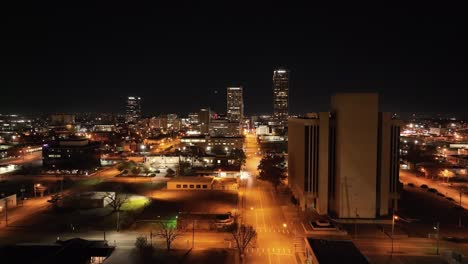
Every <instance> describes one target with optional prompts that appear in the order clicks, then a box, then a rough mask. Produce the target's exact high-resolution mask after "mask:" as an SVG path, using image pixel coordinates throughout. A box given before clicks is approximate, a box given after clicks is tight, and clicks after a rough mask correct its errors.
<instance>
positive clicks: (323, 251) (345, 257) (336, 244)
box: [307, 238, 369, 264]
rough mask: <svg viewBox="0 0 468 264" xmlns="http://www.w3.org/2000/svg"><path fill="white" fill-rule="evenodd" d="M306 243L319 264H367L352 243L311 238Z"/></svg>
mask: <svg viewBox="0 0 468 264" xmlns="http://www.w3.org/2000/svg"><path fill="white" fill-rule="evenodd" d="M307 241H308V243H309V245H310V247H311V248H312V250H313V251H314V254H315V256H316V258H317V260H318V263H320V264H335V263H353V264H368V263H369V261H368V260H367V259H366V257H364V255H363V254H362V253H361V251H359V249H358V248H357V247H356V246H355V245H354V243H353V242H352V241H349V240H324V239H313V238H307Z"/></svg>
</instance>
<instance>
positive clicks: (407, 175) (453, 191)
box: [400, 170, 468, 209]
mask: <svg viewBox="0 0 468 264" xmlns="http://www.w3.org/2000/svg"><path fill="white" fill-rule="evenodd" d="M400 181H401V182H402V183H404V184H408V183H413V184H414V185H415V186H416V187H418V188H419V187H420V186H421V185H422V184H426V185H427V186H428V187H429V188H434V189H436V190H437V191H438V192H440V193H441V194H443V195H445V196H446V197H451V198H452V199H454V200H455V202H456V203H457V204H459V203H460V189H459V188H454V187H451V186H448V185H443V184H441V182H438V181H433V180H431V179H428V178H425V177H418V176H416V174H414V173H411V172H409V171H404V170H400ZM461 205H462V206H463V208H465V209H468V201H467V200H466V199H465V194H464V193H462V201H461Z"/></svg>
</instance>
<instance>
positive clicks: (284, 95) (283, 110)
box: [273, 68, 289, 125]
mask: <svg viewBox="0 0 468 264" xmlns="http://www.w3.org/2000/svg"><path fill="white" fill-rule="evenodd" d="M288 106H289V71H288V70H287V69H285V68H277V69H275V70H274V71H273V117H274V120H275V121H276V122H278V123H279V124H280V125H287V123H288V113H289V112H288Z"/></svg>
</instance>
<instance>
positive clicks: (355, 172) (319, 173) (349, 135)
mask: <svg viewBox="0 0 468 264" xmlns="http://www.w3.org/2000/svg"><path fill="white" fill-rule="evenodd" d="M331 106H332V110H331V112H324V113H319V114H318V116H313V115H310V116H309V117H308V118H291V119H289V126H288V128H289V130H288V139H289V141H288V154H289V155H288V175H289V179H288V184H289V185H290V188H291V190H292V192H293V193H294V195H295V197H297V198H298V200H299V203H300V206H301V208H302V209H304V210H316V211H317V212H318V213H320V214H329V215H331V216H333V217H337V218H378V217H381V216H386V215H391V214H392V211H393V209H396V208H397V201H398V198H399V194H398V188H399V187H398V185H399V142H400V140H399V137H400V126H401V121H399V120H396V119H392V115H391V113H383V112H379V109H378V95H377V94H368V93H364V94H359V93H356V94H337V95H334V96H333V97H332V100H331Z"/></svg>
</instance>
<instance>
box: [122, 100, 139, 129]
mask: <svg viewBox="0 0 468 264" xmlns="http://www.w3.org/2000/svg"><path fill="white" fill-rule="evenodd" d="M140 117H141V97H137V96H129V97H128V98H127V106H126V109H125V119H126V121H127V123H130V122H136V121H138V119H140Z"/></svg>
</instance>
